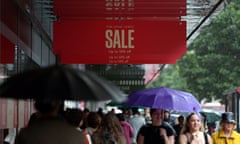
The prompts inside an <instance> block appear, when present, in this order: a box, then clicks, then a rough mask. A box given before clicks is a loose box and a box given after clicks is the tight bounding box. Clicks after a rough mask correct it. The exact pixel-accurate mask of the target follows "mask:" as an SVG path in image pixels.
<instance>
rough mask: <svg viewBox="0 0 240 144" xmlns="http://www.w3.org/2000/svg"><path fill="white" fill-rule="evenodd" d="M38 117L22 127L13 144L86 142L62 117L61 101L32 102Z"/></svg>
mask: <svg viewBox="0 0 240 144" xmlns="http://www.w3.org/2000/svg"><path fill="white" fill-rule="evenodd" d="M34 106H35V108H36V110H37V111H38V112H39V115H40V116H39V117H38V118H37V119H36V120H34V121H32V123H31V125H28V126H27V127H25V128H22V129H21V130H20V132H19V133H18V134H17V136H16V139H15V144H86V141H85V139H84V136H83V134H82V133H81V132H80V131H78V130H77V129H76V127H74V126H72V125H70V124H68V122H66V121H65V120H64V117H63V102H62V101H60V100H52V99H38V100H36V102H35V104H34Z"/></svg>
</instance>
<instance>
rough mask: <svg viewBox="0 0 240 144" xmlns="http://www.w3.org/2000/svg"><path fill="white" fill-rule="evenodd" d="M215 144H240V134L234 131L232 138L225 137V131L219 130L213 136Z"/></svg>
mask: <svg viewBox="0 0 240 144" xmlns="http://www.w3.org/2000/svg"><path fill="white" fill-rule="evenodd" d="M212 141H213V144H240V134H239V133H237V132H236V131H232V134H231V136H230V137H228V138H227V137H226V136H225V135H224V132H223V130H219V131H217V132H215V133H213V134H212Z"/></svg>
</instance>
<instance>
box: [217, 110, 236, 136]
mask: <svg viewBox="0 0 240 144" xmlns="http://www.w3.org/2000/svg"><path fill="white" fill-rule="evenodd" d="M236 125H237V123H236V121H235V120H234V114H233V113H232V112H225V113H222V117H221V121H220V127H221V129H223V130H224V131H232V130H233V129H235V128H236Z"/></svg>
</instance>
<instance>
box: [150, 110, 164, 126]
mask: <svg viewBox="0 0 240 144" xmlns="http://www.w3.org/2000/svg"><path fill="white" fill-rule="evenodd" d="M150 115H151V119H152V124H153V125H156V126H157V125H161V124H162V120H163V110H162V109H151V110H150Z"/></svg>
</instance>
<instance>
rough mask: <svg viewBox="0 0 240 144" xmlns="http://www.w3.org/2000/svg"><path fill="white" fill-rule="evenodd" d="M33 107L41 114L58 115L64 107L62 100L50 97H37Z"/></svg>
mask: <svg viewBox="0 0 240 144" xmlns="http://www.w3.org/2000/svg"><path fill="white" fill-rule="evenodd" d="M34 107H35V109H36V110H37V111H38V112H40V113H41V116H59V115H60V114H62V112H63V109H64V105H63V101H61V100H52V99H37V100H35V103H34Z"/></svg>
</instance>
